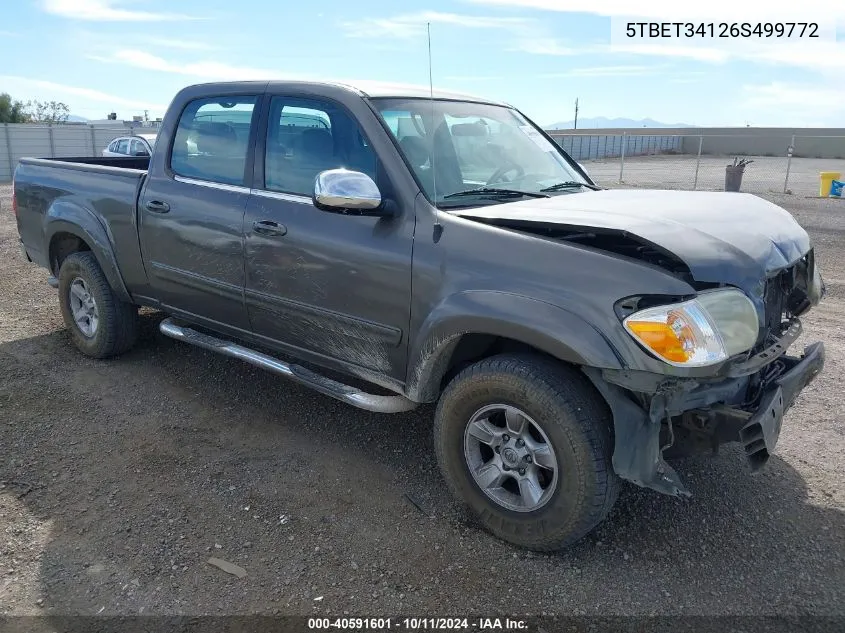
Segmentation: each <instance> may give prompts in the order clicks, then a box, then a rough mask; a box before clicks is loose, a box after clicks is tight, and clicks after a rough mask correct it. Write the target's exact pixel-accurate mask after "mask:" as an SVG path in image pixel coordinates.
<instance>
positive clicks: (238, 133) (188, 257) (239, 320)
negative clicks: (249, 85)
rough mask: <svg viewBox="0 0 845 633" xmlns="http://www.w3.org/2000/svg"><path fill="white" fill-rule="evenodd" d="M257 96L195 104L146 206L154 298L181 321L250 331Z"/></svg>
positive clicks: (144, 237) (146, 251)
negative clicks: (248, 260) (248, 238)
mask: <svg viewBox="0 0 845 633" xmlns="http://www.w3.org/2000/svg"><path fill="white" fill-rule="evenodd" d="M260 101H261V96H260V95H258V94H244V95H241V94H238V95H226V96H221V97H213V98H202V99H196V100H194V101H191V102H189V103H188V104H187V105H186V107H185V108H184V110H183V111H182V113H181V116H180V119H179V123H178V127H177V129H176V131H175V134H174V139H173V145H172V147H171V148H170V151H169V157H168V161H167V166H166V168H165V169H164V172H165V173H164V174H163V175H162V174H159V173H158V172H156V175H154V176H151V177H150V179H149V181H148V183H147V186H146V188H145V190H144V192H143V193H142V195H141V199H140V201H139V217H140V223H141V226H140V236H141V247H142V251H143V255H144V261H145V262H146V265H147V274H148V277H149V279H150V286H151V287H152V290H153V295H154V297H155V298H157V299H159V300H160V301H161V303H163V304H164V306H165V307H166V308H167V309H169V310H170V311H172V312H174V313H177V314H179V313H181V314H183V315H186V316H190V317H192V318H194V319H195V320H200V321H204V322H206V323H207V324H208V325H209V326H211V327H218V326H221V325H223V326H227V327H229V328H235V329H238V330H248V329H249V325H248V318H247V314H246V308H245V307H244V302H243V288H244V258H243V218H244V210H245V209H246V204H247V200H248V199H249V192H250V190H249V187H248V186H247V185H246V184H245V183H246V182H247V181H246V177H245V176H246V174H247V173H249V174H250V175H251V171H252V155H253V153H252V152H250V151H249V148H250V147H251V143H252V135H253V134H254V130H255V127H256V125H255V121H256V118H257V114H258V104H259V103H260Z"/></svg>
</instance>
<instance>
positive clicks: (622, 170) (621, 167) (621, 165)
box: [619, 132, 627, 185]
mask: <svg viewBox="0 0 845 633" xmlns="http://www.w3.org/2000/svg"><path fill="white" fill-rule="evenodd" d="M625 134H626V132H622V161H621V162H620V163H619V184H620V185H621V184H622V174H623V173H624V172H625V145H627V142H626V141H627V139H626V138H625Z"/></svg>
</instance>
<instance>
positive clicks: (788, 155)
mask: <svg viewBox="0 0 845 633" xmlns="http://www.w3.org/2000/svg"><path fill="white" fill-rule="evenodd" d="M794 151H795V135H794V134H793V135H792V139H791V140H790V141H789V147H787V148H786V178H784V179H783V192H784V193H787V192H788V191H789V168H790V166H791V165H792V153H793V152H794Z"/></svg>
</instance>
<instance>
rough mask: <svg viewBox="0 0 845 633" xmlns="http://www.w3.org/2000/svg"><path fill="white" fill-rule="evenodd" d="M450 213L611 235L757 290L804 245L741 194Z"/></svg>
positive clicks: (715, 279) (598, 196)
mask: <svg viewBox="0 0 845 633" xmlns="http://www.w3.org/2000/svg"><path fill="white" fill-rule="evenodd" d="M452 212H453V213H455V214H456V215H459V216H461V217H465V218H468V219H474V220H477V221H481V222H485V223H488V224H494V225H497V226H503V227H506V228H512V229H515V230H519V231H522V232H529V233H534V234H537V235H557V236H559V237H563V238H564V239H566V238H568V237H570V236H578V235H579V234H582V235H583V234H585V233H595V234H597V235H601V236H604V237H605V238H606V237H607V236H608V234H611V235H615V236H618V237H620V238H624V239H627V240H633V241H634V242H637V243H639V244H642V246H644V247H651V248H655V249H657V250H658V251H663V252H665V253H667V254H671V255H673V256H674V257H675V258H677V259H678V260H680V262H682V263H683V264H685V265H686V267H687V269H688V270H689V272H690V274H691V276H692V277H693V279H694V280H696V281H700V282H708V283H728V284H731V285H735V286H738V287H740V288H742V289H743V290H745V291H746V292H749V293H752V294H755V295H757V296H760V295H761V294H762V292H763V284H764V282H765V279H766V278H767V277H768V276H770V275H771V274H773V273H775V272H776V271H778V270H781V269H783V268H786V267H788V266H790V265H792V264H793V263H795V262H796V261H798V260H799V259H800V258H801V257H803V256H804V255H805V254H806V253H807V251H808V250H809V249H810V238H809V236H808V235H807V233H806V231H804V229H802V228H801V226H800V225H799V224H798V223H797V222H796V221H795V219H794V218H793V217H792V215H790V214H789V212H787V211H786V210H785V209H782V208H781V207H779V206H777V205H775V204H772V203H771V202H767V201H766V200H763V199H762V198H758V197H757V196H754V195H751V194H745V193H721V192H704V191H697V192H694V191H662V190H630V189H624V190H623V189H615V190H602V191H590V192H584V193H572V194H562V195H558V196H554V197H551V198H548V199H545V198H543V199H532V200H527V201H524V202H513V203H506V204H497V205H491V206H487V207H480V208H473V209H458V210H454V211H452ZM574 241H576V243H577V240H574ZM605 242H606V239H605ZM586 245H587V246H591V244H590V243H589V242H587V243H586ZM598 248H601V246H598ZM607 250H614V249H612V248H609V249H607ZM616 252H620V251H616ZM624 254H627V253H624Z"/></svg>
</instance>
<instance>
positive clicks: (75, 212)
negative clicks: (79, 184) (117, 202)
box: [44, 199, 132, 302]
mask: <svg viewBox="0 0 845 633" xmlns="http://www.w3.org/2000/svg"><path fill="white" fill-rule="evenodd" d="M58 233H70V234H71V235H75V236H76V237H78V238H79V239H81V240H83V241H84V242H85V243H86V244H87V245H88V247H89V248H90V249H91V252H92V253H94V257H96V258H97V263H98V264H99V265H100V268H101V269H102V270H103V273H104V274H105V276H106V279H107V280H108V282H109V285H110V286H111V288H112V290H114V292H115V293H117V295H118V297H119V298H120V299H121V300H122V301H126V302H131V301H132V298H131V297H130V295H129V291H128V290H127V289H126V284H125V283H124V281H123V277H122V276H121V274H120V269H119V268H118V265H117V258H116V257H115V255H114V240H113V239H112V237H111V235H110V234H109V231H108V229H107V227H106V226H105V225H104V224H103V223H102V222H101V221H100V219H99V217H98V216H97V215H96V214H95V213H94V212H93V211H92V210H91V209H89V208H87V207H86V206H84V205H82V204H79V203H77V202H74V201H71V200H67V199H62V200H56V201H55V202H53V204H51V205H50V207H49V208H48V209H47V213H45V214H44V246H45V249H46V250H45V252H46V253H47V256H48V257H49V252H50V243H51V242H52V240H53V237H54V236H55V235H56V234H58ZM47 264H48V266H49V267H50V268H52V266H53V262H52V261H48V262H47ZM56 272H57V273H58V271H56Z"/></svg>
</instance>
